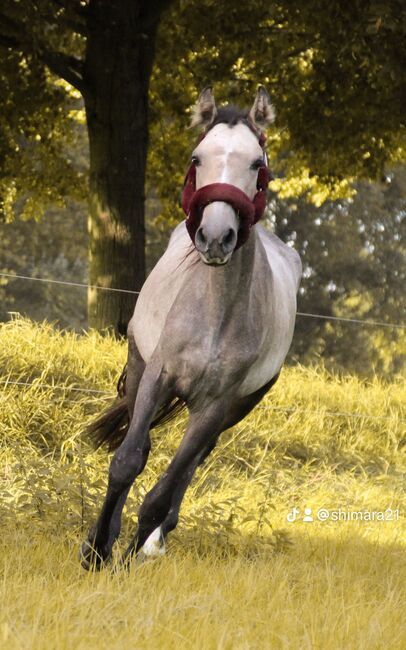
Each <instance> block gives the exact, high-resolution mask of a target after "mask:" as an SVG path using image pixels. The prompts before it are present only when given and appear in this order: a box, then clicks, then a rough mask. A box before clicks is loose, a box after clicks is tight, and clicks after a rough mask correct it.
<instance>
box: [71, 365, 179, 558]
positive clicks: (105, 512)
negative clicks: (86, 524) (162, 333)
mask: <svg viewBox="0 0 406 650" xmlns="http://www.w3.org/2000/svg"><path fill="white" fill-rule="evenodd" d="M168 397H169V389H168V386H167V385H166V384H165V381H164V377H163V374H162V369H161V366H160V364H158V363H151V364H150V365H148V366H147V367H146V369H145V371H144V374H143V376H142V379H141V381H140V384H139V387H138V391H137V397H136V401H135V406H134V413H133V417H132V419H131V423H130V426H129V429H128V432H127V434H126V436H125V438H124V440H123V442H122V443H121V445H120V447H119V448H118V449H117V451H116V452H115V454H114V456H113V459H112V461H111V464H110V470H109V482H108V488H107V494H106V498H105V501H104V504H103V508H102V511H101V513H100V516H99V519H98V521H97V523H96V524H95V526H93V527H92V529H91V530H90V532H89V536H88V540H87V541H86V542H84V544H83V546H82V550H81V560H82V565H83V566H84V568H86V569H88V568H90V566H91V565H94V566H95V568H99V567H100V566H101V564H102V563H103V562H104V561H106V560H108V559H109V557H110V555H111V550H112V546H113V544H114V541H115V539H116V538H117V536H118V533H119V530H120V522H121V512H122V509H123V507H124V503H125V499H126V497H127V494H128V492H129V490H130V488H131V485H132V483H133V482H134V480H135V478H136V477H137V476H138V474H140V473H141V472H142V470H143V469H144V467H145V464H146V462H147V459H148V454H149V449H150V441H149V428H150V424H151V421H152V420H153V417H154V414H155V412H156V410H157V409H158V408H159V406H160V405H161V404H162V403H163V402H165V401H166V400H167V399H168Z"/></svg>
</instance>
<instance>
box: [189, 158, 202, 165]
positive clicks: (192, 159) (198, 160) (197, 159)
mask: <svg viewBox="0 0 406 650" xmlns="http://www.w3.org/2000/svg"><path fill="white" fill-rule="evenodd" d="M191 161H192V163H193V164H194V165H196V167H198V166H199V165H201V160H200V158H199V156H192V158H191Z"/></svg>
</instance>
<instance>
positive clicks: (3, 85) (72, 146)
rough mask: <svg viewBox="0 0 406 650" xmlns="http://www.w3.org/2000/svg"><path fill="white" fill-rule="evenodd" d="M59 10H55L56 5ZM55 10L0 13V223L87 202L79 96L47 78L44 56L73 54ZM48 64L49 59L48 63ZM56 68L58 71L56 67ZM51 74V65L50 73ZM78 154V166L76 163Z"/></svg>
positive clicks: (70, 34)
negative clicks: (71, 201) (72, 201)
mask: <svg viewBox="0 0 406 650" xmlns="http://www.w3.org/2000/svg"><path fill="white" fill-rule="evenodd" d="M58 4H59V3H58ZM55 9H56V8H55V3H53V2H49V1H44V0H40V1H39V2H36V3H30V2H18V3H17V2H12V1H11V0H7V1H6V2H4V3H2V8H1V12H0V47H1V52H2V55H1V57H0V96H1V97H2V98H3V99H2V110H1V115H0V134H1V135H0V219H1V220H3V221H11V220H12V219H13V218H14V217H15V216H19V217H20V218H22V219H39V218H40V217H41V216H42V215H43V213H44V211H45V210H46V208H48V207H49V206H50V205H55V204H56V205H59V206H63V205H65V203H66V200H67V198H70V199H81V200H83V197H84V196H85V188H86V160H85V157H84V156H83V153H82V152H83V149H84V148H85V147H86V140H85V135H84V131H83V110H82V103H81V101H80V93H78V92H77V91H76V90H75V89H74V88H73V87H72V86H70V85H69V84H67V83H66V82H65V81H62V80H61V79H58V78H57V77H55V76H54V75H53V74H51V73H50V72H49V68H48V67H47V65H46V63H45V62H46V61H47V62H48V64H50V63H51V60H50V54H49V52H50V51H51V50H52V49H53V48H55V49H57V50H59V52H61V56H62V53H68V52H69V51H71V52H74V53H75V54H78V53H79V52H80V50H81V49H82V45H81V44H80V38H79V36H78V34H77V33H76V32H75V31H74V30H73V31H72V29H69V28H68V24H67V22H66V20H62V17H63V14H64V13H69V11H68V10H65V9H63V8H61V7H60V8H59V9H58V8H57V9H56V10H55ZM51 58H52V57H51ZM56 68H58V69H59V66H58V65H57V66H56ZM52 69H53V71H54V73H56V69H55V66H54V65H53V66H52ZM73 152H75V156H74V157H75V160H74V159H73V156H72V154H73Z"/></svg>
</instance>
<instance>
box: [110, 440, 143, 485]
mask: <svg viewBox="0 0 406 650" xmlns="http://www.w3.org/2000/svg"><path fill="white" fill-rule="evenodd" d="M149 450H150V445H146V446H145V447H144V448H143V449H136V450H133V451H131V453H128V452H126V451H125V450H124V449H121V448H119V449H117V451H116V453H115V454H114V456H113V459H112V461H111V463H110V469H109V485H110V486H111V487H112V488H113V489H114V488H116V489H117V490H120V491H121V490H122V489H125V488H127V487H129V486H130V485H131V484H132V483H133V481H134V479H135V478H136V476H138V474H140V473H141V472H142V470H143V469H144V467H145V464H146V462H147V459H148V454H149Z"/></svg>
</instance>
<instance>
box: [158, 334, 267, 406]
mask: <svg viewBox="0 0 406 650" xmlns="http://www.w3.org/2000/svg"><path fill="white" fill-rule="evenodd" d="M200 325H203V323H202V322H201V323H200ZM178 335H179V336H178V337H177V336H176V331H173V330H172V335H171V337H170V339H164V341H163V345H162V359H163V363H164V366H165V368H166V369H167V371H168V373H169V374H170V375H171V376H172V377H174V378H175V380H176V385H177V387H178V389H179V392H180V393H181V394H184V395H190V394H193V393H194V392H196V391H201V390H202V387H204V390H205V392H208V393H210V392H213V394H217V395H218V394H219V392H223V391H226V390H227V388H228V387H229V386H230V385H235V384H236V383H240V382H241V380H242V379H243V378H244V376H245V375H246V373H247V372H248V369H249V368H250V366H252V364H253V363H254V362H255V360H256V356H257V348H258V341H255V340H252V339H251V340H245V341H244V340H243V339H244V337H243V335H241V333H240V336H238V334H237V332H236V331H235V328H233V327H230V325H226V326H225V327H221V326H218V327H217V328H216V327H213V326H212V327H211V328H210V329H209V328H208V329H204V328H197V327H196V328H195V329H194V331H189V332H188V333H187V335H186V336H185V332H184V331H182V332H178ZM254 338H255V337H254Z"/></svg>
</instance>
